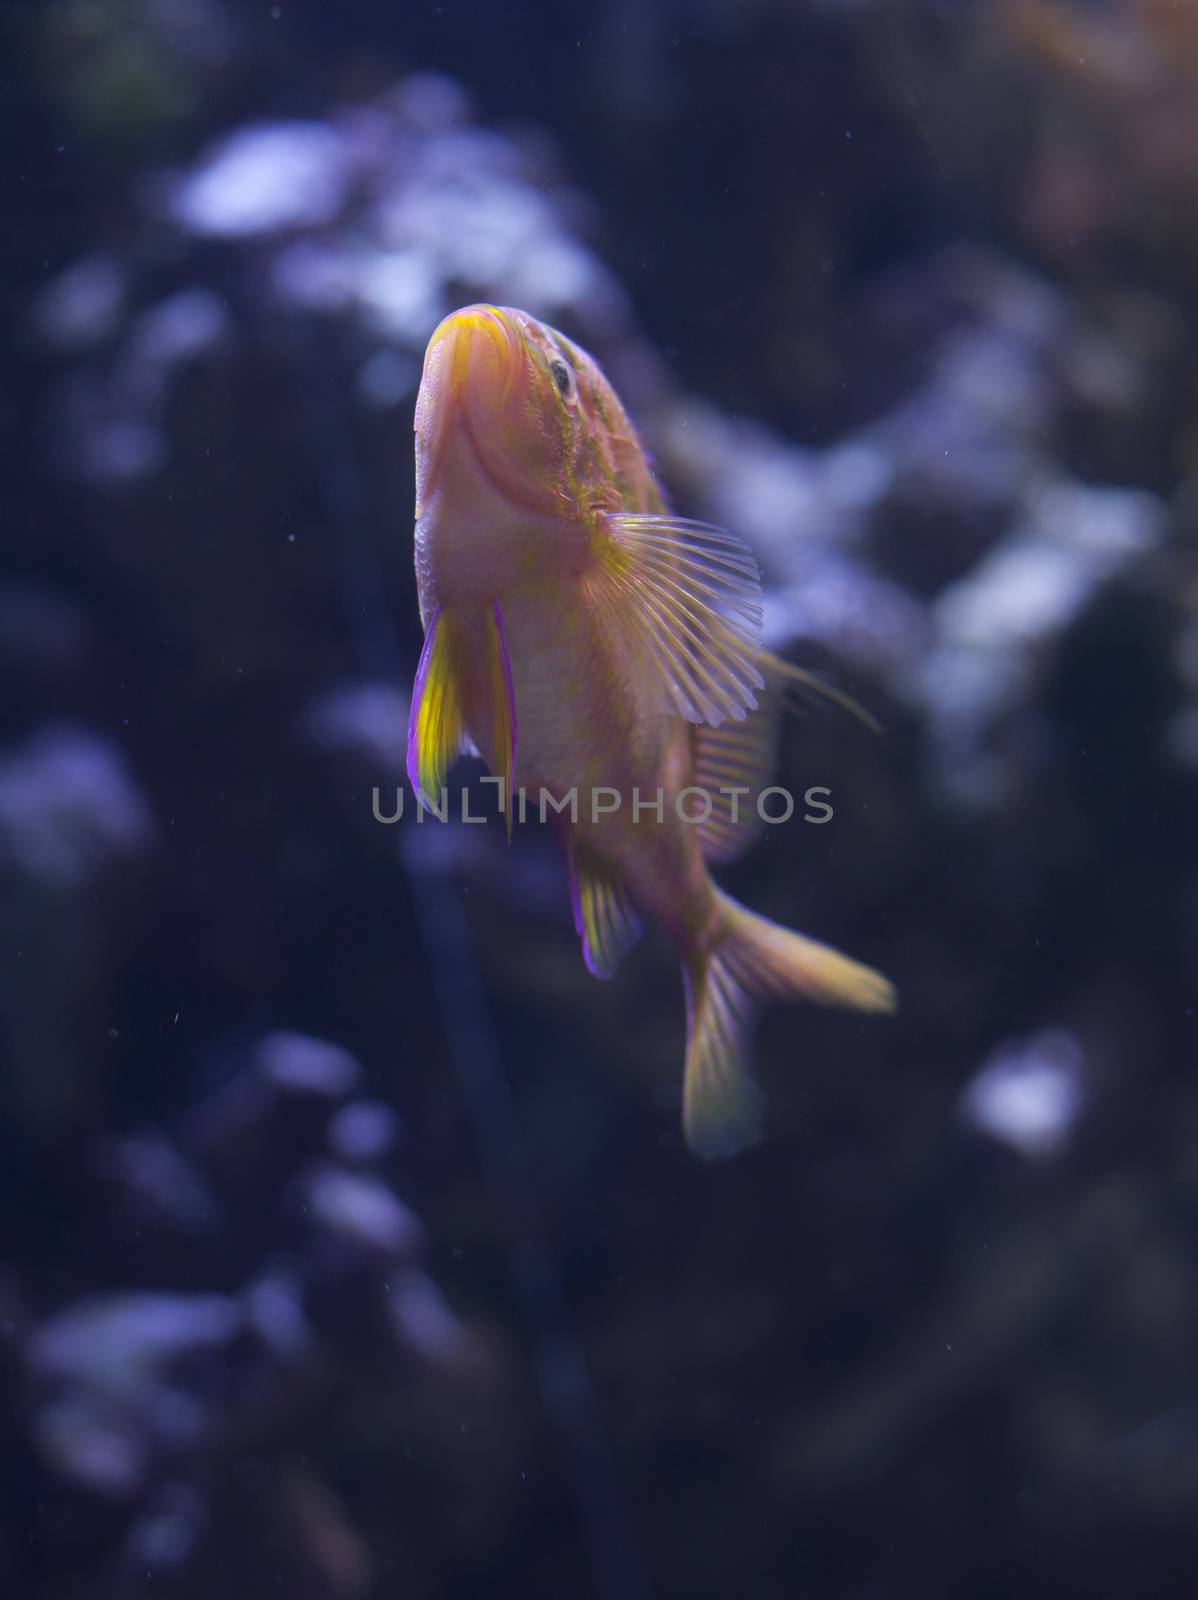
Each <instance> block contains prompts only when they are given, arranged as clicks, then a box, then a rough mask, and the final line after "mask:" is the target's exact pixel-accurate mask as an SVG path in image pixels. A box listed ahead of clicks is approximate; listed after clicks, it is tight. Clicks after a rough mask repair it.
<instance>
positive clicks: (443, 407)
mask: <svg viewBox="0 0 1198 1600" xmlns="http://www.w3.org/2000/svg"><path fill="white" fill-rule="evenodd" d="M522 359H523V350H522V345H521V340H520V335H519V332H518V330H517V329H516V327H515V325H514V323H513V322H512V319H511V317H510V315H509V314H508V313H507V312H505V311H503V310H502V309H501V308H500V307H499V306H488V305H473V306H464V307H462V309H461V310H460V311H453V312H451V313H450V314H449V316H447V317H445V318H444V319H443V320H442V321H441V323H440V324H439V325H438V326H437V328H436V329H435V331H434V333H433V336H432V338H431V339H430V340H429V342H428V349H427V350H426V351H425V355H424V372H423V375H422V377H421V380H420V394H419V396H418V398H417V401H416V417H415V426H416V480H417V482H416V488H417V496H416V498H417V513H418V514H419V511H420V507H421V505H422V504H423V503H424V502H425V501H426V500H427V498H428V495H429V494H430V492H431V491H432V489H433V487H434V485H435V484H436V482H437V481H438V480H439V478H440V474H441V468H442V467H443V465H444V461H445V456H446V453H447V450H448V446H449V440H450V437H451V435H452V434H453V432H454V431H455V429H456V428H457V427H458V426H459V424H460V423H462V422H464V423H465V424H466V426H467V429H468V431H470V432H472V433H475V434H477V435H478V437H479V438H480V439H485V438H487V437H488V436H489V434H490V433H491V431H492V430H493V429H494V427H495V426H496V425H497V424H498V423H499V421H500V419H501V418H502V416H503V413H504V408H505V406H506V405H507V402H508V400H509V399H510V397H511V393H512V389H513V386H514V384H515V382H516V379H517V376H518V373H519V371H520V364H521V361H522Z"/></svg>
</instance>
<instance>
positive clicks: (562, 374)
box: [549, 356, 574, 400]
mask: <svg viewBox="0 0 1198 1600" xmlns="http://www.w3.org/2000/svg"><path fill="white" fill-rule="evenodd" d="M549 375H550V377H551V378H552V379H553V381H554V383H555V384H556V385H557V392H558V394H560V395H561V397H562V399H563V400H572V399H573V398H574V374H573V373H572V372H571V371H570V369H569V367H568V366H567V365H566V363H565V362H564V361H563V360H562V359H561V357H560V356H553V357H552V358H551V359H550V362H549Z"/></svg>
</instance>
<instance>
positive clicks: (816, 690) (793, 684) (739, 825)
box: [691, 650, 878, 861]
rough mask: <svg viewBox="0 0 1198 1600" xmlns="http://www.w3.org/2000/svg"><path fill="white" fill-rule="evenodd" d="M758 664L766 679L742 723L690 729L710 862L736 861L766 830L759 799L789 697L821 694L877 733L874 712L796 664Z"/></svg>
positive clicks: (766, 655)
mask: <svg viewBox="0 0 1198 1600" xmlns="http://www.w3.org/2000/svg"><path fill="white" fill-rule="evenodd" d="M757 664H758V666H759V667H760V669H761V672H762V675H763V676H764V679H765V689H764V692H763V693H762V694H761V695H760V696H759V698H758V705H757V708H756V710H754V711H750V712H749V714H748V715H747V716H746V717H745V719H744V721H743V722H726V723H724V724H722V725H721V726H720V727H718V728H712V727H707V726H700V727H696V728H693V729H692V730H691V747H692V750H693V752H694V758H693V759H694V769H693V770H694V777H693V780H692V781H693V782H694V783H695V784H696V785H697V786H698V787H699V788H700V789H703V790H705V791H706V792H707V794H708V795H709V796H710V798H711V803H712V804H711V815H710V816H708V817H707V818H706V819H705V820H704V821H703V822H702V823H701V824H700V826H699V843H700V847H701V849H702V851H703V855H704V858H705V859H706V860H708V861H731V860H733V859H734V858H735V857H736V856H738V855H740V854H741V852H742V851H743V850H747V849H748V847H749V845H750V844H751V843H752V842H753V840H754V839H755V838H756V836H757V833H758V832H759V830H760V828H761V825H762V824H761V819H760V817H759V815H758V812H757V796H758V795H759V794H760V792H761V790H762V789H765V788H767V787H768V786H769V782H770V779H771V777H772V776H773V772H774V767H775V765H776V763H777V758H778V739H779V734H780V732H781V726H782V710H783V708H784V706H785V705H786V701H787V696H788V694H790V693H792V692H795V691H798V692H799V693H805V694H818V695H821V696H822V697H823V698H825V699H827V700H830V701H832V702H833V704H835V705H838V706H840V707H842V708H843V709H844V710H845V711H848V712H850V713H851V714H852V715H853V716H855V717H856V718H857V719H858V720H859V721H860V722H863V723H864V724H865V726H866V727H867V728H870V729H872V730H873V731H874V732H875V733H876V732H877V731H878V724H877V723H876V722H875V721H874V719H873V717H871V716H870V714H869V712H868V711H866V710H865V709H864V708H863V707H861V706H859V705H858V704H857V702H856V701H855V700H853V699H852V698H851V697H850V696H849V695H847V694H845V693H844V692H843V691H842V690H840V689H837V688H834V687H833V686H832V685H831V684H828V683H824V682H823V680H822V679H820V678H817V677H816V676H815V674H814V673H811V672H806V671H804V669H803V668H802V667H796V666H793V665H792V664H791V663H790V662H789V661H784V660H783V659H782V657H781V656H776V655H773V654H772V653H771V652H770V651H768V650H763V651H761V653H760V655H759V656H758V658H757ZM722 789H747V790H748V791H749V792H748V794H742V795H737V796H735V797H734V796H733V795H731V794H721V792H720V791H721V790H722Z"/></svg>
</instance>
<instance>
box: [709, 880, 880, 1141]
mask: <svg viewBox="0 0 1198 1600" xmlns="http://www.w3.org/2000/svg"><path fill="white" fill-rule="evenodd" d="M717 896H718V902H719V908H720V916H721V928H720V932H719V934H718V935H717V938H716V940H715V942H714V944H712V945H711V946H710V948H709V949H707V950H706V951H703V952H694V953H691V954H689V955H687V956H686V957H685V958H684V964H683V976H684V979H685V982H686V999H687V1045H686V1078H685V1081H684V1085H683V1111H682V1120H683V1127H684V1129H685V1132H686V1140H687V1143H688V1144H689V1145H690V1147H691V1149H692V1150H693V1151H694V1152H695V1154H696V1155H700V1156H705V1157H707V1158H708V1159H709V1160H719V1159H721V1158H723V1157H726V1156H733V1155H736V1153H737V1152H738V1151H740V1150H743V1149H744V1148H745V1147H746V1146H747V1145H750V1144H753V1143H754V1142H755V1140H756V1139H757V1138H758V1137H759V1136H760V1133H761V1108H762V1096H761V1091H760V1089H759V1088H758V1087H757V1085H756V1083H755V1082H754V1081H753V1078H752V1077H751V1075H750V1071H749V1067H748V1065H747V1062H746V1051H747V1044H748V1038H747V1036H748V1029H749V1025H750V1023H751V1021H752V1017H753V1013H754V1010H755V1009H756V1008H755V1002H756V1001H757V1000H759V999H762V998H765V997H767V996H771V995H772V996H777V997H778V998H782V999H792V1000H797V999H805V1000H812V1001H815V1002H816V1003H817V1004H819V1005H829V1006H848V1007H850V1008H852V1009H853V1010H857V1011H893V1010H894V1008H895V993H894V989H893V987H892V985H891V984H890V983H888V982H887V980H886V979H885V978H883V977H882V975H881V974H880V973H878V972H875V971H874V970H873V969H872V967H866V966H863V965H862V964H861V963H860V962H858V961H851V960H850V959H849V957H848V956H843V955H841V954H840V952H839V951H838V950H833V949H831V947H830V946H828V945H826V944H820V943H819V942H818V941H817V940H815V939H808V938H806V937H805V936H804V935H803V934H801V933H792V932H791V931H790V930H789V929H788V928H782V927H779V926H778V924H777V923H776V922H770V921H769V920H768V919H767V918H765V917H759V916H756V915H755V914H754V913H753V912H752V911H746V910H745V908H744V907H743V906H741V905H738V904H737V903H736V901H735V900H732V899H731V898H729V896H727V895H724V894H720V893H719V891H718V890H717Z"/></svg>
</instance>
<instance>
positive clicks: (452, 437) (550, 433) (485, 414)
mask: <svg viewBox="0 0 1198 1600" xmlns="http://www.w3.org/2000/svg"><path fill="white" fill-rule="evenodd" d="M599 385H602V387H603V389H604V390H605V391H607V392H608V393H609V394H610V390H609V389H608V385H607V383H606V380H605V379H604V378H603V375H602V373H601V372H600V371H599V368H598V366H597V364H596V363H595V362H594V360H593V359H592V358H591V357H590V356H589V355H587V353H586V352H585V351H584V350H581V349H580V348H579V347H578V346H577V345H575V344H573V343H572V342H571V341H570V340H568V339H567V338H566V337H565V336H564V335H563V334H560V333H558V332H557V331H556V329H553V328H550V327H548V326H547V325H546V324H545V323H543V322H539V321H538V320H537V319H536V318H535V317H532V316H530V315H529V314H528V313H527V312H525V311H518V310H515V309H513V308H512V307H509V306H492V305H472V306H465V307H463V308H462V309H461V310H460V311H454V312H452V313H451V314H450V315H449V316H447V317H446V318H445V319H444V321H443V322H441V323H440V325H439V326H438V327H437V329H436V330H435V332H434V333H433V336H432V338H431V339H430V340H429V343H428V349H427V350H426V352H425V357H424V371H423V374H422V376H421V381H420V393H419V396H418V398H417V401H416V418H415V428H416V514H417V517H418V518H419V517H420V516H422V515H423V513H424V512H425V510H426V509H427V508H428V506H429V505H430V503H431V501H432V499H433V497H434V496H435V495H436V494H437V493H438V491H439V490H440V489H441V488H442V487H443V484H444V481H445V479H446V477H447V475H448V474H450V473H451V472H453V471H455V470H456V471H461V470H462V466H463V454H464V456H465V462H466V466H467V467H468V470H469V472H470V473H472V474H474V475H476V476H477V478H478V480H479V483H480V485H481V486H484V487H485V488H487V489H488V490H489V491H490V492H491V493H492V494H494V495H496V496H498V497H499V498H500V499H501V500H502V501H504V502H505V503H506V504H507V506H508V507H509V508H512V509H514V510H517V511H519V512H522V513H524V514H525V515H532V516H539V517H550V518H555V517H566V518H570V517H573V516H577V514H578V510H579V507H580V505H583V504H585V503H586V502H588V500H592V499H594V498H595V497H596V495H597V494H599V492H600V491H601V488H602V484H601V483H594V484H593V483H592V482H591V481H590V480H592V479H595V478H596V477H597V476H598V477H601V476H602V474H601V472H598V473H597V471H596V469H597V468H601V466H602V458H601V452H598V451H597V450H596V447H595V434H596V423H597V421H598V419H599V418H600V417H602V416H604V415H606V414H607V408H606V407H605V406H604V404H603V401H602V398H601V397H600V396H599ZM597 401H598V404H596V402H597ZM612 403H614V404H615V405H616V406H617V407H618V404H619V402H618V401H615V399H614V396H612ZM621 414H622V413H621Z"/></svg>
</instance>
